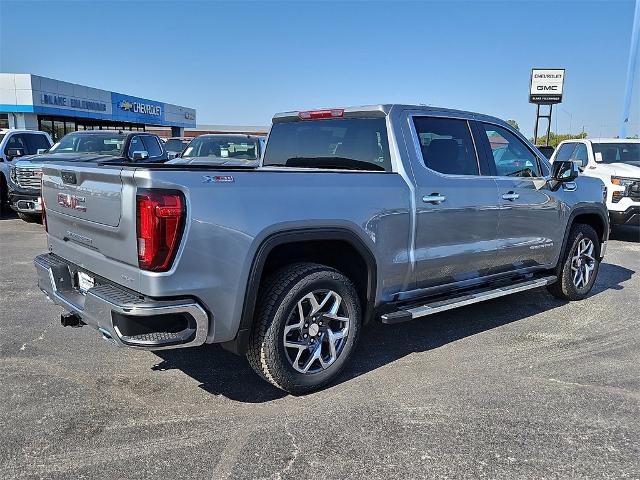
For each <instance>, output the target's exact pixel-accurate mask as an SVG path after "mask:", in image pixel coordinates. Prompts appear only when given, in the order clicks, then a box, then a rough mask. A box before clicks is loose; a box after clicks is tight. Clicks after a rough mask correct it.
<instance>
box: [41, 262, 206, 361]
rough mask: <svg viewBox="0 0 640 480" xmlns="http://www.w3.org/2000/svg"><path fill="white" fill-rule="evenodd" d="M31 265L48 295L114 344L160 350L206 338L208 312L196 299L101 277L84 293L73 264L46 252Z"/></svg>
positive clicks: (199, 342)
mask: <svg viewBox="0 0 640 480" xmlns="http://www.w3.org/2000/svg"><path fill="white" fill-rule="evenodd" d="M34 264H35V267H36V270H37V272H38V286H39V287H40V290H42V291H43V292H44V294H45V295H46V296H47V297H48V298H49V299H50V300H52V301H53V302H54V303H56V304H57V305H60V306H61V307H63V308H65V309H66V310H68V311H69V312H71V313H73V314H75V315H77V316H79V317H80V319H81V321H82V323H81V324H80V326H81V325H82V324H86V325H90V326H91V327H93V328H95V329H96V330H98V331H99V332H100V333H101V334H102V336H103V337H104V338H105V339H107V340H110V341H111V342H113V343H114V344H116V345H117V346H120V347H122V346H128V347H136V348H141V349H145V350H161V349H169V348H182V347H193V346H197V345H201V344H203V343H204V342H205V340H206V338H207V333H208V330H209V316H208V314H207V312H206V311H205V310H204V308H203V307H202V306H201V305H200V304H199V303H198V302H197V301H195V300H192V299H181V300H158V299H151V298H149V297H146V296H144V295H142V294H138V293H135V292H132V291H131V290H127V289H125V288H123V287H120V286H119V285H116V284H114V283H112V282H109V281H106V280H103V279H99V278H95V286H93V287H92V288H89V289H88V290H86V292H85V293H83V292H81V291H80V290H79V288H78V286H77V284H78V281H77V274H78V271H80V270H81V269H79V268H78V267H77V266H75V265H73V264H71V263H69V262H66V261H65V260H63V259H62V258H60V257H58V256H56V255H53V254H50V253H46V254H42V255H39V256H37V257H36V258H35V260H34Z"/></svg>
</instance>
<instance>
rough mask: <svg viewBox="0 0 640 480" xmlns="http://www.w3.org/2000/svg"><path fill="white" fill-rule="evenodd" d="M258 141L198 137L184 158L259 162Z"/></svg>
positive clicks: (240, 138) (186, 151) (238, 138)
mask: <svg viewBox="0 0 640 480" xmlns="http://www.w3.org/2000/svg"><path fill="white" fill-rule="evenodd" d="M258 151H259V148H258V141H257V140H254V139H250V138H242V137H218V136H216V137H204V136H203V137H197V138H194V139H193V140H192V141H191V143H190V144H189V146H188V147H187V149H186V150H185V151H184V153H183V154H182V157H183V158H230V159H231V158H234V159H237V160H257V159H258Z"/></svg>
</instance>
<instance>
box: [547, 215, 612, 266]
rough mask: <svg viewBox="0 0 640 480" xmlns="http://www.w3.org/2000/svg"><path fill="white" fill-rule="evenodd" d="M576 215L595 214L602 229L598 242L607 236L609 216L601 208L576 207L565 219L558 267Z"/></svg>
mask: <svg viewBox="0 0 640 480" xmlns="http://www.w3.org/2000/svg"><path fill="white" fill-rule="evenodd" d="M578 215H597V216H598V217H600V220H602V225H603V231H602V238H601V239H600V242H604V241H606V239H607V238H608V236H609V217H608V215H605V214H604V213H603V211H602V209H601V208H599V207H589V206H584V207H577V208H575V209H574V210H573V211H572V212H571V215H569V220H568V221H567V227H566V228H565V231H564V237H563V239H562V249H561V250H560V258H559V259H558V267H557V268H560V265H561V261H562V258H564V253H565V249H566V248H567V241H568V240H569V233H570V232H571V227H572V226H573V224H574V222H575V219H576V217H577V216H578Z"/></svg>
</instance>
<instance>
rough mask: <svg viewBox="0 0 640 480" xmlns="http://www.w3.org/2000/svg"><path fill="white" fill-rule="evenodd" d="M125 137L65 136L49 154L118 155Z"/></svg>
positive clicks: (111, 134)
mask: <svg viewBox="0 0 640 480" xmlns="http://www.w3.org/2000/svg"><path fill="white" fill-rule="evenodd" d="M125 138H126V136H125V135H122V134H118V133H117V132H113V133H105V134H78V133H70V134H69V135H65V136H64V137H62V139H61V140H60V141H59V142H58V143H56V144H55V145H54V146H53V147H51V149H50V150H49V153H95V154H98V155H119V154H120V152H122V147H123V145H124V139H125Z"/></svg>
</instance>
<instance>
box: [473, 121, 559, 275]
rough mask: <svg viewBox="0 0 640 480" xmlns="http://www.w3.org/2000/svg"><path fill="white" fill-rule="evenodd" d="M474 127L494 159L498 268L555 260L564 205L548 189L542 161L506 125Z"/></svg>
mask: <svg viewBox="0 0 640 480" xmlns="http://www.w3.org/2000/svg"><path fill="white" fill-rule="evenodd" d="M476 132H478V139H477V142H476V143H477V144H478V145H482V148H484V149H485V152H486V156H487V158H489V159H490V161H491V168H492V169H493V175H494V177H493V178H494V179H495V181H496V183H497V186H498V194H499V197H500V198H499V202H500V213H499V223H498V239H499V242H498V250H497V252H496V262H497V267H498V268H497V271H498V272H502V271H511V270H517V269H522V268H531V267H538V266H549V265H551V264H552V263H553V262H554V257H555V254H556V252H557V248H558V247H559V246H560V244H561V242H562V239H563V235H564V228H563V225H564V224H563V221H562V211H561V207H562V205H561V203H560V201H559V200H558V199H557V197H556V195H555V194H554V192H552V191H551V190H550V188H549V185H548V182H547V178H546V177H545V176H544V170H543V168H542V165H541V160H540V159H539V158H538V157H537V156H536V154H535V153H534V152H533V150H532V149H530V148H529V147H528V146H527V144H526V143H525V142H524V141H523V140H522V139H520V138H519V137H518V136H517V135H516V133H515V132H512V131H510V130H509V129H507V128H505V127H503V126H500V125H496V124H492V123H488V122H478V123H477V129H476ZM558 153H559V154H560V153H561V152H558Z"/></svg>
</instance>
